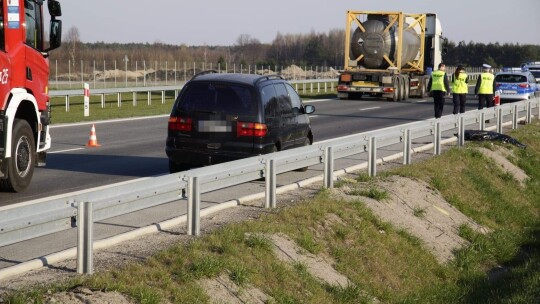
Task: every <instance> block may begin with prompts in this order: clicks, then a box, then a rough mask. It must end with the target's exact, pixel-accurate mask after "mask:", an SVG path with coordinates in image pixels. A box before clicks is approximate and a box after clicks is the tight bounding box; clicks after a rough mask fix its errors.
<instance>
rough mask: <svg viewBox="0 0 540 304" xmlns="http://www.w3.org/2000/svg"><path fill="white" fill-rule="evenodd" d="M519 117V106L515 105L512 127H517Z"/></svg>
mask: <svg viewBox="0 0 540 304" xmlns="http://www.w3.org/2000/svg"><path fill="white" fill-rule="evenodd" d="M518 118H519V117H518V106H517V105H514V112H513V113H512V129H517V124H518Z"/></svg>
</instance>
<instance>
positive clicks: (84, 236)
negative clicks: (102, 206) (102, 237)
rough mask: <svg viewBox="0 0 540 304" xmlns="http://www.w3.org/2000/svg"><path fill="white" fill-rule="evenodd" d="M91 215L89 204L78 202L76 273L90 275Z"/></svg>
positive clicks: (91, 267) (91, 260)
mask: <svg viewBox="0 0 540 304" xmlns="http://www.w3.org/2000/svg"><path fill="white" fill-rule="evenodd" d="M92 213H93V209H92V203H91V202H79V205H78V206H77V236H78V238H77V273H82V274H92V273H93V272H94V265H93V249H94V248H93V247H94V246H93V244H94V242H93V238H94V237H93V230H94V227H93V224H94V222H93V220H92V217H93V216H92V215H93V214H92Z"/></svg>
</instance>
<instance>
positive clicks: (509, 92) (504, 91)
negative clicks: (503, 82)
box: [502, 90, 517, 94]
mask: <svg viewBox="0 0 540 304" xmlns="http://www.w3.org/2000/svg"><path fill="white" fill-rule="evenodd" d="M502 93H503V94H517V91H514V90H503V91H502Z"/></svg>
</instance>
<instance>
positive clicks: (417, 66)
mask: <svg viewBox="0 0 540 304" xmlns="http://www.w3.org/2000/svg"><path fill="white" fill-rule="evenodd" d="M367 15H382V16H388V17H389V20H390V23H389V24H388V26H387V27H386V29H385V30H384V32H388V31H389V29H390V27H392V26H393V25H394V24H395V23H396V22H397V24H398V27H397V28H398V41H399V43H398V44H397V51H396V56H395V57H396V58H395V60H394V61H392V60H390V58H388V56H384V59H385V60H386V61H387V62H388V64H389V65H390V67H389V68H388V69H386V70H380V69H366V70H362V71H373V72H375V71H378V72H380V71H389V69H390V68H393V69H394V70H395V69H397V72H398V73H401V72H417V73H423V72H424V51H425V38H426V14H406V13H403V12H372V11H347V26H346V29H345V64H344V67H345V70H353V69H356V68H357V66H351V65H350V59H349V58H350V45H351V34H352V32H351V25H352V24H353V23H354V24H356V25H357V26H358V28H359V29H360V30H361V31H363V32H365V31H366V29H365V28H364V27H363V26H362V21H361V20H360V17H362V16H365V17H366V19H367ZM406 18H413V19H414V22H412V23H411V24H409V26H408V27H407V28H406V29H405V28H404V24H405V19H406ZM417 24H418V25H420V49H419V56H418V60H412V61H409V62H406V65H404V66H403V68H400V67H401V66H402V62H401V55H402V49H403V45H402V44H403V31H404V30H407V29H410V28H413V27H415V26H416V25H417ZM362 58H363V55H360V56H359V57H358V58H355V61H356V62H358V61H360V60H361V59H362Z"/></svg>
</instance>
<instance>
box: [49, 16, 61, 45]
mask: <svg viewBox="0 0 540 304" xmlns="http://www.w3.org/2000/svg"><path fill="white" fill-rule="evenodd" d="M49 33H50V34H49V48H48V49H47V50H45V52H49V51H50V50H54V49H56V48H58V47H60V45H61V44H62V20H51V24H50V29H49Z"/></svg>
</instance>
